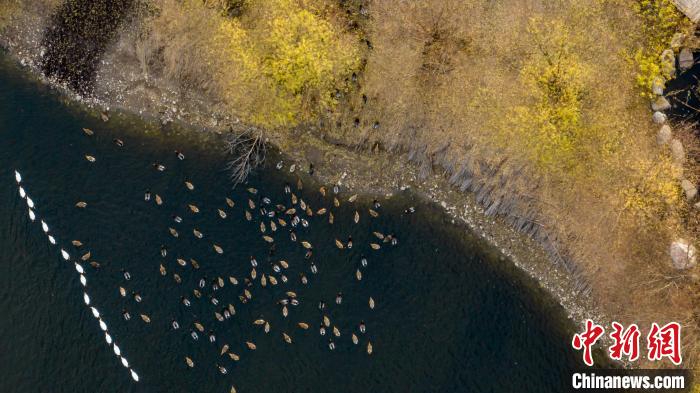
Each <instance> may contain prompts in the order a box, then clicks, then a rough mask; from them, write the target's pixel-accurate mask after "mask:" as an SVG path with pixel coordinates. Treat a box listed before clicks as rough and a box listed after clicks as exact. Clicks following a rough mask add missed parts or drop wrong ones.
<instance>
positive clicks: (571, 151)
mask: <svg viewBox="0 0 700 393" xmlns="http://www.w3.org/2000/svg"><path fill="white" fill-rule="evenodd" d="M528 31H529V33H530V34H531V36H532V37H533V39H534V40H535V42H536V46H537V48H538V50H537V51H536V52H535V53H533V54H532V55H531V56H530V57H529V58H528V59H526V61H525V65H524V67H523V68H522V70H521V73H520V79H521V81H522V83H523V85H524V86H525V87H526V88H527V89H528V91H529V92H530V93H531V101H530V102H527V104H526V105H519V106H516V107H515V108H514V109H513V112H514V116H513V117H512V124H511V125H510V128H511V130H512V132H515V137H516V138H517V140H518V141H519V142H520V143H521V147H522V148H524V151H525V154H526V155H529V157H528V158H530V159H531V160H532V161H534V162H536V163H537V164H538V166H539V167H540V168H541V169H544V170H545V171H548V172H553V171H560V170H563V171H564V172H567V173H568V172H570V171H571V170H573V169H574V168H575V167H576V166H577V164H578V163H579V160H580V159H581V158H582V156H581V155H582V154H583V153H584V152H583V149H584V148H586V147H588V145H587V144H584V143H583V142H584V140H586V139H587V138H588V137H590V136H591V135H592V134H593V133H595V132H596V130H597V129H596V128H595V127H593V126H592V125H590V124H584V119H583V105H584V102H583V101H584V98H585V92H586V90H585V83H586V79H587V74H588V72H589V71H588V69H587V67H586V65H585V64H584V63H583V62H581V61H580V60H579V59H578V58H577V56H576V55H575V53H574V51H572V50H571V47H570V44H569V42H570V39H571V37H570V34H569V32H568V30H567V28H566V26H565V25H564V24H563V23H561V22H548V23H545V22H543V21H541V20H539V19H533V20H531V23H530V28H529V29H528ZM586 134H588V135H586ZM511 136H512V135H510V136H509V137H508V140H507V141H506V142H507V143H511V142H512V139H511Z"/></svg>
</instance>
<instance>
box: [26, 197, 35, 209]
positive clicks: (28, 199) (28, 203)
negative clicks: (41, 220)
mask: <svg viewBox="0 0 700 393" xmlns="http://www.w3.org/2000/svg"><path fill="white" fill-rule="evenodd" d="M27 206H29V207H30V208H31V209H34V201H33V200H32V198H30V197H27Z"/></svg>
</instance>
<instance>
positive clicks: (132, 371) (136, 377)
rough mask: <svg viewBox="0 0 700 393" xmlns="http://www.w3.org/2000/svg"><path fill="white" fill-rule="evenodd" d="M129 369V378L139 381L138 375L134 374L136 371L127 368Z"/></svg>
mask: <svg viewBox="0 0 700 393" xmlns="http://www.w3.org/2000/svg"><path fill="white" fill-rule="evenodd" d="M129 371H131V378H133V379H134V381H136V382H138V381H139V375H138V374H136V371H134V370H129Z"/></svg>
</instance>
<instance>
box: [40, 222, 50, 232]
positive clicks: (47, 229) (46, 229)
mask: <svg viewBox="0 0 700 393" xmlns="http://www.w3.org/2000/svg"><path fill="white" fill-rule="evenodd" d="M41 229H43V230H44V232H48V231H49V225H48V224H47V223H46V222H44V220H41Z"/></svg>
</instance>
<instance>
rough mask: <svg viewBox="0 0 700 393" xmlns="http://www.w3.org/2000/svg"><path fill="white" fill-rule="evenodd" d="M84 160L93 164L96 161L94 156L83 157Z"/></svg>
mask: <svg viewBox="0 0 700 393" xmlns="http://www.w3.org/2000/svg"><path fill="white" fill-rule="evenodd" d="M85 159H86V160H88V162H95V161H97V159H96V158H95V157H94V156H91V155H89V154H86V155H85Z"/></svg>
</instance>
